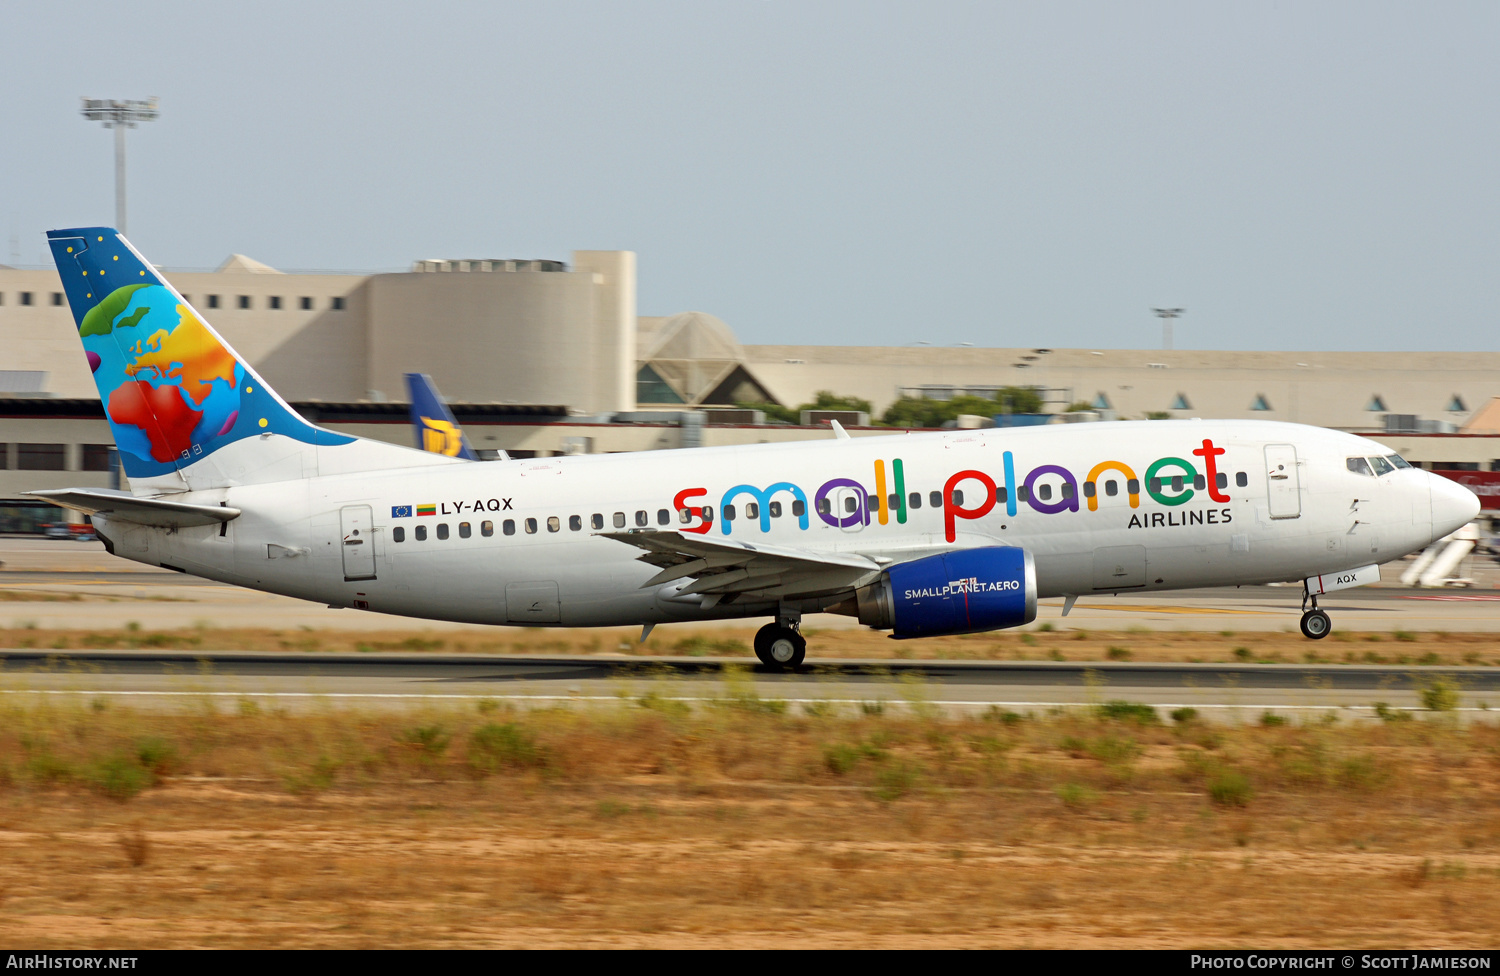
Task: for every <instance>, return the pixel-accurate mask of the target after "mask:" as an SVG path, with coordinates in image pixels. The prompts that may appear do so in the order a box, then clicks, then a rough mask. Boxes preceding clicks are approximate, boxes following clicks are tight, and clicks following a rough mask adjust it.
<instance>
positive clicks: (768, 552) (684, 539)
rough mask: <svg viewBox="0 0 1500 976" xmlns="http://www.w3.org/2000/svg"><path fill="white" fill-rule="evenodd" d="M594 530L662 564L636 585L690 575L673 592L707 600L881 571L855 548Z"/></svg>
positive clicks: (847, 585) (757, 595) (797, 592)
mask: <svg viewBox="0 0 1500 976" xmlns="http://www.w3.org/2000/svg"><path fill="white" fill-rule="evenodd" d="M599 534H600V535H602V536H604V537H605V538H608V539H614V540H615V541H616V542H623V543H625V544H626V545H629V546H635V547H636V548H638V549H644V550H645V552H644V553H643V554H641V555H640V556H637V557H636V558H637V559H639V560H640V561H641V562H643V563H649V564H650V565H652V566H658V567H660V568H661V572H659V573H657V574H656V575H655V576H653V577H651V578H650V579H649V580H647V581H646V582H645V583H642V584H641V589H646V588H648V587H652V586H660V585H662V584H663V583H671V582H673V581H675V580H680V579H690V580H691V582H689V583H688V584H687V585H686V586H684V587H682V589H680V590H679V591H678V595H680V596H686V595H688V594H692V593H701V594H703V595H704V597H705V602H707V603H708V605H709V606H712V605H713V604H715V603H718V602H720V601H731V600H734V599H736V598H738V597H749V598H752V599H768V600H769V599H780V598H800V597H812V596H823V595H827V594H834V593H840V592H843V591H847V590H850V589H853V588H855V587H859V586H864V585H865V584H866V583H869V582H872V581H873V580H874V579H875V578H876V577H878V576H879V575H880V571H881V566H880V564H879V563H877V562H875V561H874V560H873V559H870V558H868V557H866V556H861V555H858V554H855V553H847V552H813V551H811V550H808V549H796V548H793V547H790V546H768V545H762V544H761V543H753V544H752V543H749V542H735V541H733V540H730V539H712V538H709V537H708V536H703V535H697V534H695V533H690V532H676V531H671V530H666V529H634V530H625V531H621V532H601V533H599Z"/></svg>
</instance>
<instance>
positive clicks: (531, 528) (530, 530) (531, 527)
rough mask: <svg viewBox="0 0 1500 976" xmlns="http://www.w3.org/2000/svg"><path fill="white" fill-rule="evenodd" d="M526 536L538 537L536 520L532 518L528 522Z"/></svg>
mask: <svg viewBox="0 0 1500 976" xmlns="http://www.w3.org/2000/svg"><path fill="white" fill-rule="evenodd" d="M526 534H527V535H536V519H534V518H530V519H527V520H526Z"/></svg>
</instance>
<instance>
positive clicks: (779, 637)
mask: <svg viewBox="0 0 1500 976" xmlns="http://www.w3.org/2000/svg"><path fill="white" fill-rule="evenodd" d="M800 622H801V619H800V617H787V618H783V619H780V620H777V621H776V622H775V623H771V624H766V625H765V626H764V627H762V628H761V629H760V630H758V631H756V632H755V656H756V657H758V658H760V663H761V664H764V665H765V666H766V667H768V668H770V669H771V670H772V671H789V670H793V669H795V668H799V667H801V666H802V661H803V659H804V658H806V657H807V638H805V637H803V636H802V635H801V634H800V633H798V632H797V625H798V624H799V623H800Z"/></svg>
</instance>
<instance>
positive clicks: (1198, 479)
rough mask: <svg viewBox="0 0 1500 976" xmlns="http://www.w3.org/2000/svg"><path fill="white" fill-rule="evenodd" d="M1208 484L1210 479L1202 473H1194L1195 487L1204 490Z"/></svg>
mask: <svg viewBox="0 0 1500 976" xmlns="http://www.w3.org/2000/svg"><path fill="white" fill-rule="evenodd" d="M1206 484H1208V481H1207V479H1205V478H1204V477H1203V475H1201V474H1195V475H1193V488H1195V489H1196V490H1198V491H1202V490H1203V486H1204V485H1206Z"/></svg>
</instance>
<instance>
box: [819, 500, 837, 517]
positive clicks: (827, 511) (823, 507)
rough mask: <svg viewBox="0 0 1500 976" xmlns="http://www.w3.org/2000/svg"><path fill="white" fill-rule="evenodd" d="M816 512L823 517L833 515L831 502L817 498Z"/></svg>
mask: <svg viewBox="0 0 1500 976" xmlns="http://www.w3.org/2000/svg"><path fill="white" fill-rule="evenodd" d="M818 511H820V512H822V513H823V514H824V515H831V514H833V502H832V501H830V500H829V499H827V498H819V499H818Z"/></svg>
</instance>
